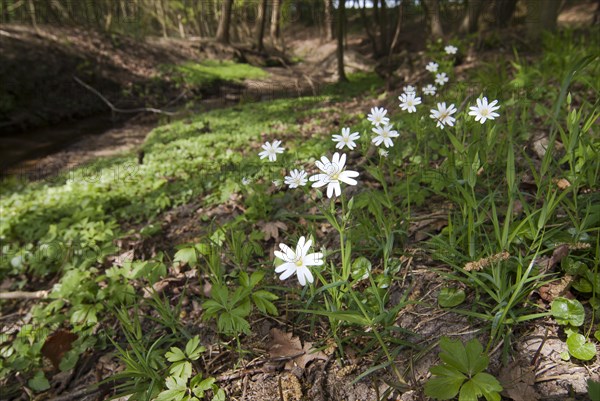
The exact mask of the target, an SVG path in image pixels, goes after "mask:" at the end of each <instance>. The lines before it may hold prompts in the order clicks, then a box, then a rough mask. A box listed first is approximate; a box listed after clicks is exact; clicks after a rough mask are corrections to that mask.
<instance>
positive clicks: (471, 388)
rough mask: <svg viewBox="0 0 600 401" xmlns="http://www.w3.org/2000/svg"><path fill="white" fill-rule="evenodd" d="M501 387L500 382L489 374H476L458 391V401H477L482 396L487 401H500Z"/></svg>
mask: <svg viewBox="0 0 600 401" xmlns="http://www.w3.org/2000/svg"><path fill="white" fill-rule="evenodd" d="M501 391H502V386H501V385H500V382H499V381H498V380H497V379H496V378H495V377H494V376H492V375H490V374H489V373H477V374H476V375H475V376H473V377H472V378H471V380H469V381H467V382H466V383H465V384H463V386H462V387H461V389H460V395H459V396H458V401H477V400H478V399H479V397H481V396H484V397H485V399H486V400H487V401H500V399H501V397H500V392H501Z"/></svg>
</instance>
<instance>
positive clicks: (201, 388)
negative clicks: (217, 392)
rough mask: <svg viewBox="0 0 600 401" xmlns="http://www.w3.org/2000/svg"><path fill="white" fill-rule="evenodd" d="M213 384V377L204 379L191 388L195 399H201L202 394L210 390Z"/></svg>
mask: <svg viewBox="0 0 600 401" xmlns="http://www.w3.org/2000/svg"><path fill="white" fill-rule="evenodd" d="M214 382H215V378H214V377H209V378H206V379H204V380H202V381H201V382H199V383H198V384H194V385H193V387H192V392H193V393H194V394H195V395H196V396H197V397H199V398H203V397H204V392H205V391H208V390H210V389H211V388H212V386H213V384H214Z"/></svg>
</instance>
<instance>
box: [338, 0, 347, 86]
mask: <svg viewBox="0 0 600 401" xmlns="http://www.w3.org/2000/svg"><path fill="white" fill-rule="evenodd" d="M345 11H346V4H345V2H344V0H340V1H339V4H338V15H337V70H338V82H348V78H347V77H346V73H345V72H344V20H345V14H346V12H345Z"/></svg>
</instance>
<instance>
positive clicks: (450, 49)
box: [444, 45, 458, 54]
mask: <svg viewBox="0 0 600 401" xmlns="http://www.w3.org/2000/svg"><path fill="white" fill-rule="evenodd" d="M444 50H445V51H446V54H456V52H457V51H458V47H455V46H452V45H448V46H446V47H444Z"/></svg>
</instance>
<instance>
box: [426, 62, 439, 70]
mask: <svg viewBox="0 0 600 401" xmlns="http://www.w3.org/2000/svg"><path fill="white" fill-rule="evenodd" d="M438 67H439V64H438V63H434V62H433V61H430V62H429V64H427V65H426V66H425V69H426V70H427V71H429V72H437V70H438Z"/></svg>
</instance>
